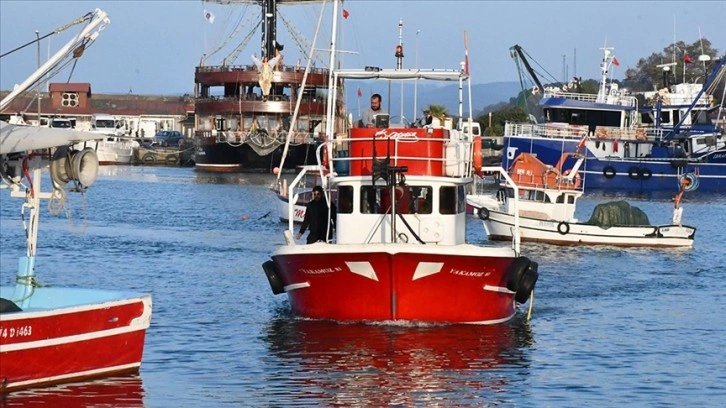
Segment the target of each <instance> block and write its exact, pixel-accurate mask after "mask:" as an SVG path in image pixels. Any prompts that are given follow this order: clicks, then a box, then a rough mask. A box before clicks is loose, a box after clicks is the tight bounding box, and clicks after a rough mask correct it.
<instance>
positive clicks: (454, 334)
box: [266, 317, 533, 406]
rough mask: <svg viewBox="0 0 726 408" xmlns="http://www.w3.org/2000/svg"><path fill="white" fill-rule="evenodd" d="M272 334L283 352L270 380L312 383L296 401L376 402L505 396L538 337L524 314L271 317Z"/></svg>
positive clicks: (273, 347) (270, 339)
mask: <svg viewBox="0 0 726 408" xmlns="http://www.w3.org/2000/svg"><path fill="white" fill-rule="evenodd" d="M266 340H267V344H268V347H269V349H270V351H271V354H272V355H273V356H276V357H277V359H278V360H277V361H274V362H273V364H274V365H276V366H277V367H273V369H271V370H266V372H268V373H270V372H273V373H276V374H274V377H272V378H269V380H270V381H273V382H278V383H279V382H280V381H284V382H289V383H291V384H295V385H299V384H300V382H301V381H302V382H303V383H304V384H305V386H304V388H305V390H306V391H305V392H304V393H300V394H296V395H289V396H287V398H288V399H289V400H290V401H289V402H295V403H301V402H303V403H320V402H323V403H335V404H357V403H362V402H365V403H366V404H367V405H373V406H377V405H388V404H403V405H412V404H413V405H417V404H421V403H430V402H435V403H448V402H458V403H461V401H466V400H471V401H478V403H480V402H483V401H486V402H487V403H492V402H496V401H500V402H501V401H504V399H503V398H506V393H507V391H509V390H510V389H511V387H512V386H513V383H514V382H521V381H524V380H525V379H526V377H527V373H528V367H529V364H530V362H529V350H528V349H529V346H530V345H532V344H533V338H532V333H531V330H530V327H529V325H528V323H527V322H525V321H523V319H521V318H518V319H515V320H514V321H513V322H511V323H510V324H503V325H493V326H474V325H453V326H411V325H408V326H401V325H372V324H339V323H335V322H326V321H314V320H302V319H295V318H292V317H285V318H277V319H275V320H273V321H272V323H271V324H270V325H269V326H268V328H267V331H266ZM495 368H496V370H494V369H495ZM507 371H511V373H512V375H511V376H509V375H507V374H506V372H507ZM270 375H271V376H273V375H272V374H270ZM286 388H288V387H286ZM312 390H314V393H313V392H312Z"/></svg>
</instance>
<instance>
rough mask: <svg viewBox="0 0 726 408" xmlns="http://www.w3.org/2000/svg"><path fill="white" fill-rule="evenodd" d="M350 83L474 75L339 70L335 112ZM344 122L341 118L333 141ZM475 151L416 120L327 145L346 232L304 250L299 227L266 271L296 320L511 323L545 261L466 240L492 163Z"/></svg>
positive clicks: (463, 137) (452, 132)
mask: <svg viewBox="0 0 726 408" xmlns="http://www.w3.org/2000/svg"><path fill="white" fill-rule="evenodd" d="M334 15H337V12H335V13H334ZM333 54H334V52H333ZM331 66H335V65H334V64H333V63H331ZM347 79H355V80H363V79H368V80H385V81H400V80H416V79H419V80H434V81H452V82H454V83H456V82H458V83H459V84H460V86H461V85H462V84H463V83H464V82H466V81H467V80H468V76H467V75H466V73H465V70H464V69H461V70H404V69H395V70H390V69H376V70H370V69H366V70H345V69H339V70H334V71H333V75H332V80H331V82H332V83H333V84H335V85H333V86H332V88H333V89H331V91H330V92H329V98H331V100H330V101H329V103H328V106H335V102H336V101H335V100H334V99H335V95H337V94H338V93H337V92H336V89H335V87H336V86H337V84H338V83H340V81H341V80H347ZM384 86H385V85H384ZM461 94H462V93H461V92H460V93H459V95H460V100H461ZM460 106H462V105H461V104H460ZM469 117H471V115H470V116H469ZM333 123H334V118H333V113H332V112H329V116H328V118H327V134H333V129H332V127H333ZM474 145H475V141H474V140H473V137H472V136H471V135H469V134H466V133H464V132H460V131H458V130H456V129H450V128H445V127H442V126H436V127H434V126H425V127H412V126H411V125H406V124H396V125H392V126H391V127H389V128H352V129H349V130H348V131H347V133H343V134H340V133H338V134H337V135H336V138H335V140H334V141H329V142H327V143H326V144H324V145H321V147H323V146H324V154H323V157H325V159H324V160H323V163H321V164H322V165H324V166H325V167H327V169H328V172H327V174H326V177H325V179H324V182H323V187H324V189H325V192H326V194H325V195H326V197H325V199H326V200H327V201H328V202H329V203H330V202H332V201H331V196H332V194H331V193H330V192H331V191H336V192H337V199H336V200H335V204H336V206H337V217H336V223H335V225H336V228H335V234H334V237H333V239H332V240H330V241H329V242H318V243H314V244H309V245H303V244H298V243H296V242H295V239H294V238H293V236H294V235H295V233H296V231H295V230H294V229H293V227H292V226H290V227H289V229H288V230H287V231H285V238H286V243H285V245H282V246H280V247H279V248H277V250H276V251H274V253H273V254H272V259H271V260H269V261H267V262H265V263H264V264H263V269H264V271H265V273H266V275H267V277H268V279H269V282H270V285H271V288H272V290H273V293H276V294H278V293H287V295H288V297H289V300H290V304H291V306H292V310H293V312H294V313H296V314H297V315H299V316H303V317H308V318H317V319H332V320H337V321H399V320H406V321H422V322H437V323H439V322H440V323H476V324H494V323H501V322H504V321H507V320H509V319H511V318H512V317H513V316H514V315H515V313H516V310H517V304H518V303H524V302H526V301H527V300H528V299H529V297H530V294H531V292H532V291H533V289H534V286H535V282H536V280H537V277H538V274H537V263H536V262H533V261H530V260H529V259H527V258H526V257H524V256H521V255H520V253H519V248H518V241H516V240H515V241H514V242H515V244H514V245H512V246H511V247H509V246H505V247H496V246H486V247H483V246H478V245H474V244H470V243H467V242H466V234H467V232H466V186H467V185H468V184H470V183H471V182H472V174H473V171H474V167H478V166H480V165H481V155H477V157H474V151H475V150H477V149H474ZM342 146H347V149H346V150H343V149H341V147H342ZM479 151H480V150H479ZM492 170H493V169H492ZM306 171H307V170H306V169H303V171H302V172H301V174H300V175H299V176H298V177H303V176H304V173H305V172H306ZM291 184H292V183H291ZM392 192H395V193H392Z"/></svg>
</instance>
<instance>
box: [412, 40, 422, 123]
mask: <svg viewBox="0 0 726 408" xmlns="http://www.w3.org/2000/svg"><path fill="white" fill-rule="evenodd" d="M420 33H421V30H416V46H415V51H414V64H415V65H416V71H418V35H419V34H420ZM416 75H417V77H416V79H415V80H414V81H413V116H411V118H412V119H413V120H414V121H415V120H416V114H417V113H418V72H416Z"/></svg>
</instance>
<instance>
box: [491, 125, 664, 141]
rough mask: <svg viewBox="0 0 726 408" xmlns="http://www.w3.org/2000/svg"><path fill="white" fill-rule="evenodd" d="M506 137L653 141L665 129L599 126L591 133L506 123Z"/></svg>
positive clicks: (574, 128)
mask: <svg viewBox="0 0 726 408" xmlns="http://www.w3.org/2000/svg"><path fill="white" fill-rule="evenodd" d="M504 136H508V137H524V138H530V137H551V138H572V139H577V140H580V139H582V138H583V137H585V136H587V137H590V138H593V139H610V140H616V139H617V140H633V141H646V140H648V141H653V140H660V139H661V138H662V136H663V129H658V128H656V127H632V128H620V127H617V126H597V127H596V128H595V132H594V133H591V132H590V131H589V128H588V126H586V125H570V124H567V123H560V122H552V123H543V124H533V123H506V124H505V125H504Z"/></svg>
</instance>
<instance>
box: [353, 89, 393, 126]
mask: <svg viewBox="0 0 726 408" xmlns="http://www.w3.org/2000/svg"><path fill="white" fill-rule="evenodd" d="M385 114H386V111H385V110H383V108H381V95H380V94H377V93H376V94H373V95H372V96H371V107H370V108H368V109H366V110H364V111H363V116H362V117H361V120H360V121H359V122H358V127H376V115H385Z"/></svg>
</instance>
